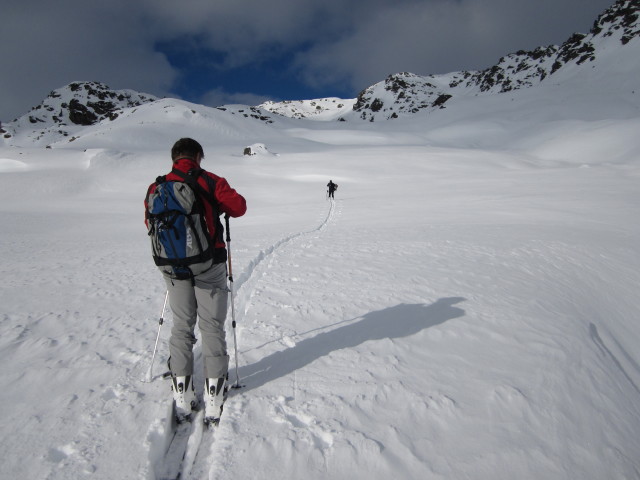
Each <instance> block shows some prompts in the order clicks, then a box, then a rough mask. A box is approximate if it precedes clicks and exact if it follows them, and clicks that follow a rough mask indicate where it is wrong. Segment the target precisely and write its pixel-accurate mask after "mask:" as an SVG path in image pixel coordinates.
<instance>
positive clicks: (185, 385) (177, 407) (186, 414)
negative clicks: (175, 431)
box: [171, 375, 198, 423]
mask: <svg viewBox="0 0 640 480" xmlns="http://www.w3.org/2000/svg"><path fill="white" fill-rule="evenodd" d="M171 390H173V406H174V412H175V416H176V421H177V422H178V423H183V422H190V421H191V412H192V411H193V410H196V408H197V406H198V401H197V400H196V393H195V390H194V387H193V382H192V381H191V375H187V376H185V377H177V376H175V375H172V376H171Z"/></svg>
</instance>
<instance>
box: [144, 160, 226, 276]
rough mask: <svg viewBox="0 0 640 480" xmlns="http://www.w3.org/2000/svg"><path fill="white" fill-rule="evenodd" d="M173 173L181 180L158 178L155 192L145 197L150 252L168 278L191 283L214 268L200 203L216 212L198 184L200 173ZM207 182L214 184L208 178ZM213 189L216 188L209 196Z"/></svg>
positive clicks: (176, 171)
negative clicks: (206, 202) (207, 202)
mask: <svg viewBox="0 0 640 480" xmlns="http://www.w3.org/2000/svg"><path fill="white" fill-rule="evenodd" d="M172 173H174V174H176V175H178V176H180V177H182V178H183V180H182V181H171V180H167V179H166V176H165V177H158V178H157V179H156V188H155V190H154V191H153V192H149V193H147V224H148V228H149V238H150V239H151V252H152V255H153V260H154V261H155V264H156V265H157V266H158V268H160V270H161V271H163V272H164V273H166V274H168V275H170V276H171V278H175V279H178V280H186V279H189V278H190V279H192V280H193V277H194V276H195V275H198V274H200V273H202V272H205V271H206V270H208V269H209V268H211V266H212V265H213V256H214V242H213V240H212V239H211V235H210V234H209V229H208V228H207V222H206V221H205V209H204V204H203V199H207V200H208V201H209V202H210V203H211V204H212V205H213V207H214V210H217V209H216V205H215V204H214V203H213V201H212V200H209V199H210V198H211V194H208V193H207V192H206V191H205V190H204V189H203V188H202V187H201V186H200V185H199V184H198V177H199V176H200V174H201V173H202V170H197V169H194V170H191V171H189V173H188V174H186V175H185V174H184V173H182V172H181V171H179V170H176V169H174V170H173V171H172ZM207 181H208V182H209V181H210V182H211V183H213V182H214V180H213V179H209V178H207ZM214 187H215V184H214V185H213V187H212V190H211V191H212V192H213V188H214ZM150 190H151V189H150ZM214 216H215V212H214Z"/></svg>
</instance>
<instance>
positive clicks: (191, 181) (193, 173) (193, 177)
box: [171, 168, 218, 210]
mask: <svg viewBox="0 0 640 480" xmlns="http://www.w3.org/2000/svg"><path fill="white" fill-rule="evenodd" d="M203 172H204V170H202V169H201V168H193V169H191V170H189V172H188V173H184V172H181V171H180V170H178V169H176V168H174V169H173V170H171V173H173V174H175V175H177V176H178V177H180V178H182V180H183V181H184V183H186V184H187V185H189V186H190V187H191V188H192V189H193V190H194V191H195V192H196V193H197V194H198V196H199V197H200V198H202V199H203V200H204V201H206V202H208V203H209V204H210V205H211V206H212V207H213V208H214V210H217V209H218V204H217V202H216V201H215V197H214V190H215V180H213V179H211V178H209V177H208V176H206V175H205V176H204V179H205V181H206V182H207V184H208V185H209V187H210V188H211V192H207V191H206V190H205V189H204V188H202V185H200V184H199V183H198V177H200V175H202V173H203ZM209 180H211V182H210V181H209Z"/></svg>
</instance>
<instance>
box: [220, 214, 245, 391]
mask: <svg viewBox="0 0 640 480" xmlns="http://www.w3.org/2000/svg"><path fill="white" fill-rule="evenodd" d="M224 221H225V225H226V227H227V260H228V262H229V289H230V290H231V326H232V327H233V349H234V351H235V358H236V384H235V385H233V386H232V387H231V388H242V385H240V374H239V373H238V338H237V336H236V310H235V306H234V303H235V302H234V297H233V266H232V263H231V232H230V230H229V215H225V216H224Z"/></svg>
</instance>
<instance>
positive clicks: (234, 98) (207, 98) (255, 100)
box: [198, 88, 269, 107]
mask: <svg viewBox="0 0 640 480" xmlns="http://www.w3.org/2000/svg"><path fill="white" fill-rule="evenodd" d="M267 100H269V98H268V97H265V96H263V95H256V94H253V93H237V92H236V93H230V92H227V91H225V90H224V89H222V88H215V89H212V90H209V91H208V92H207V93H205V94H204V95H203V96H202V97H201V99H200V101H199V102H198V103H200V104H202V105H207V106H209V107H219V106H221V105H231V104H242V105H259V104H261V103H263V102H265V101H267Z"/></svg>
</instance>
